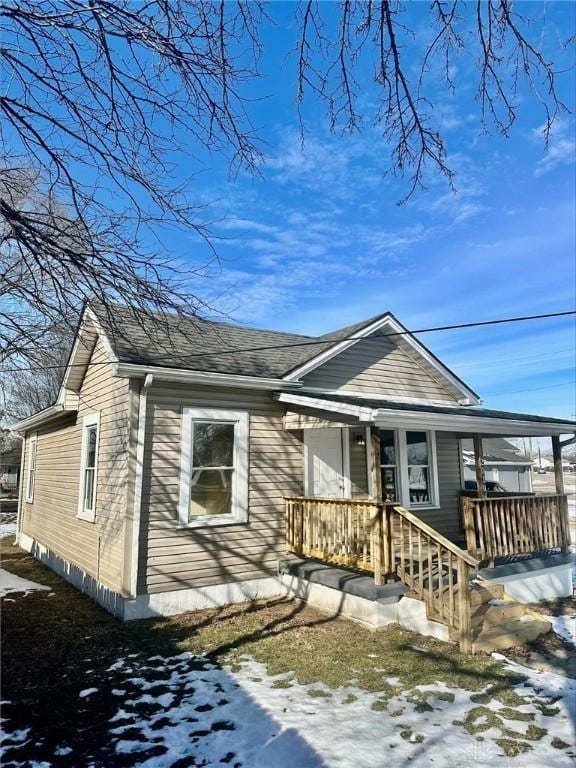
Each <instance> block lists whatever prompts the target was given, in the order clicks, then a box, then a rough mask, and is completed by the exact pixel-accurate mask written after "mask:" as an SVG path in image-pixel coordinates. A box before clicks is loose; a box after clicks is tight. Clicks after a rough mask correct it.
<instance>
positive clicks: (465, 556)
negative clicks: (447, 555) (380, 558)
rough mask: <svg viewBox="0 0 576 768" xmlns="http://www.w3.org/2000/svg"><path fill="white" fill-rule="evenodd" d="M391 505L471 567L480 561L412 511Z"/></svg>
mask: <svg viewBox="0 0 576 768" xmlns="http://www.w3.org/2000/svg"><path fill="white" fill-rule="evenodd" d="M391 506H393V508H394V511H395V512H397V513H398V514H399V515H400V516H401V517H403V518H404V519H405V520H409V521H410V523H411V524H412V525H414V526H415V527H416V528H419V529H420V530H421V531H422V532H423V533H425V534H426V535H427V536H430V538H431V539H434V541H435V542H437V543H438V544H440V545H441V546H442V547H443V548H444V549H447V550H448V551H449V552H452V554H453V555H455V556H456V557H458V558H460V559H461V560H464V562H465V563H467V564H468V565H471V566H472V567H473V568H475V567H476V566H477V565H478V564H479V562H480V561H479V560H478V558H477V557H474V555H472V554H471V553H469V552H466V551H465V550H464V549H460V547H459V546H458V545H457V544H454V543H453V542H451V541H450V539H447V538H446V537H445V536H443V535H442V534H441V533H440V532H439V531H437V530H436V529H435V528H432V526H430V525H428V523H425V522H424V521H423V520H421V519H420V518H419V517H416V515H414V514H412V512H409V511H408V510H407V509H405V508H404V507H400V506H398V505H397V504H393V505H391Z"/></svg>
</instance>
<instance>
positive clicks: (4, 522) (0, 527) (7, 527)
mask: <svg viewBox="0 0 576 768" xmlns="http://www.w3.org/2000/svg"><path fill="white" fill-rule="evenodd" d="M15 535H16V514H15V513H14V512H9V513H4V512H2V513H0V539H3V538H5V537H6V536H15Z"/></svg>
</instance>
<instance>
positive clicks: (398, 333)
mask: <svg viewBox="0 0 576 768" xmlns="http://www.w3.org/2000/svg"><path fill="white" fill-rule="evenodd" d="M570 315H576V310H573V309H571V310H566V311H563V312H547V313H544V314H541V315H524V316H519V317H506V318H500V319H497V320H480V321H476V322H470V323H458V324H455V325H439V326H435V327H432V328H418V329H416V330H413V331H409V330H405V331H391V332H388V333H378V334H374V336H375V337H376V338H389V337H394V336H414V335H415V334H418V333H435V332H438V331H452V330H458V329H465V328H481V327H484V326H489V325H503V324H504V323H519V322H526V321H529V320H544V319H547V318H552V317H567V316H570ZM364 338H367V337H366V336H345V337H344V338H341V339H328V340H327V339H315V340H313V341H297V342H290V343H286V344H268V345H265V346H258V347H243V348H242V347H237V348H235V349H220V350H215V351H209V352H197V353H194V354H191V355H179V357H180V359H181V360H192V359H196V358H199V357H200V358H203V357H219V356H221V355H237V354H241V353H245V352H264V351H268V350H275V349H289V348H293V347H298V348H300V347H311V346H317V345H323V346H326V345H329V346H331V345H334V344H338V343H340V342H342V341H360V340H361V339H364ZM167 359H172V358H167V357H156V358H150V359H149V361H148V363H147V364H148V365H153V364H154V362H162V361H165V360H167ZM150 361H154V362H150ZM123 362H127V361H123ZM91 365H110V361H109V360H106V361H102V362H96V363H91ZM76 366H78V367H85V364H84V363H71V364H70V365H62V364H60V365H39V366H30V367H28V368H11V369H10V368H8V369H6V368H5V369H3V370H2V369H0V373H27V372H32V371H46V370H57V369H59V368H73V367H76Z"/></svg>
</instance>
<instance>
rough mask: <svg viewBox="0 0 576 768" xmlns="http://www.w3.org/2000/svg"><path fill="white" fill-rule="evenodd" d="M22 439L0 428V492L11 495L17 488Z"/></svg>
mask: <svg viewBox="0 0 576 768" xmlns="http://www.w3.org/2000/svg"><path fill="white" fill-rule="evenodd" d="M21 460H22V441H21V440H20V438H18V437H17V436H16V435H13V434H12V433H10V432H9V430H7V429H1V430H0V493H2V494H9V495H10V496H12V497H13V498H14V496H13V494H14V493H15V491H16V489H17V488H18V480H19V477H20V463H21Z"/></svg>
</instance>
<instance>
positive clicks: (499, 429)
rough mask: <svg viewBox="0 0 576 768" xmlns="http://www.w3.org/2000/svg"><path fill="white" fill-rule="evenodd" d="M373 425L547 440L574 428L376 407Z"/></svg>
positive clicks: (575, 427) (566, 424)
mask: <svg viewBox="0 0 576 768" xmlns="http://www.w3.org/2000/svg"><path fill="white" fill-rule="evenodd" d="M374 418H375V420H376V422H377V423H378V422H381V423H383V424H384V425H387V426H394V425H395V424H398V425H402V426H405V425H406V424H413V425H414V426H415V427H417V426H419V427H421V428H422V427H428V428H429V429H437V430H441V431H452V430H453V431H455V432H464V433H467V434H481V435H496V436H505V437H550V436H552V435H566V434H573V433H574V431H575V430H576V425H574V423H571V422H569V421H566V422H561V421H530V420H529V419H508V418H502V417H497V416H473V415H472V414H470V415H467V414H457V413H450V414H446V413H432V412H430V411H409V410H394V409H391V408H386V409H384V408H379V409H377V410H376V411H375V414H374Z"/></svg>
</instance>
